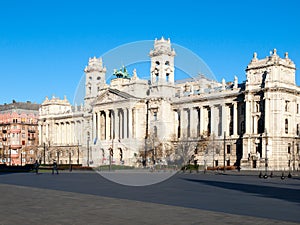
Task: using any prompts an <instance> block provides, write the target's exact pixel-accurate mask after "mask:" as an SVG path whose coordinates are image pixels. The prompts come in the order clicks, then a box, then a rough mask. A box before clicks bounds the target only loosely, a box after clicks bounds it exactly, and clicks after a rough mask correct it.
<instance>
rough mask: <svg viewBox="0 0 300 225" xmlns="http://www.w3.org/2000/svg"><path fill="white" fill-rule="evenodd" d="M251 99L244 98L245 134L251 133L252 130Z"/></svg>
mask: <svg viewBox="0 0 300 225" xmlns="http://www.w3.org/2000/svg"><path fill="white" fill-rule="evenodd" d="M251 104H252V101H250V100H246V109H245V114H246V116H245V119H246V121H245V126H246V130H245V131H246V132H245V133H246V134H251V131H252V119H251V112H252V106H251Z"/></svg>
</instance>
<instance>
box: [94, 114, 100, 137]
mask: <svg viewBox="0 0 300 225" xmlns="http://www.w3.org/2000/svg"><path fill="white" fill-rule="evenodd" d="M96 120H97V122H96V137H95V138H97V140H101V128H100V127H101V125H100V124H101V113H100V111H99V112H97V113H96ZM93 141H94V140H93Z"/></svg>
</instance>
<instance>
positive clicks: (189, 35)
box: [0, 0, 300, 104]
mask: <svg viewBox="0 0 300 225" xmlns="http://www.w3.org/2000/svg"><path fill="white" fill-rule="evenodd" d="M298 2H299V1H296V0H294V1H292V0H291V1H282V0H281V1H277V0H272V1H254V0H252V1H247V0H246V1H230V0H228V1H191V0H185V1H167V0H164V1H156V0H151V1H145V2H144V1H97V0H95V1H89V0H85V1H67V0H66V1H58V0H51V1H50V0H49V1H48V0H44V1H37V0H36V1H33V0H27V1H21V0H20V1H16V0H7V1H5V0H0V74H1V83H0V84H1V87H0V89H1V94H0V104H3V103H9V102H11V101H12V100H13V99H15V100H16V101H27V100H29V101H32V102H37V103H41V102H42V101H43V100H44V98H45V96H49V97H51V96H52V95H55V96H59V97H61V98H63V96H64V95H66V96H67V98H68V99H69V100H70V101H72V99H73V96H74V92H75V90H76V87H77V85H78V82H79V81H80V79H81V77H82V76H83V69H84V67H85V66H86V64H87V62H88V58H89V57H92V56H97V57H99V56H101V55H103V54H105V53H106V52H108V51H109V50H110V49H113V48H115V47H117V46H119V45H122V44H126V43H130V42H134V41H141V40H152V39H153V40H154V39H155V38H160V37H161V36H164V37H169V38H170V39H171V41H172V42H174V43H176V44H179V45H181V46H184V47H186V48H188V49H190V50H192V51H193V52H194V53H196V54H197V55H199V56H200V57H201V58H202V59H203V60H204V61H205V62H206V64H207V65H208V66H209V67H210V68H211V70H212V71H213V73H214V74H215V77H216V78H217V80H219V81H220V80H221V79H222V78H223V77H224V78H225V79H226V80H228V81H229V80H233V77H234V75H237V76H238V78H239V81H240V82H241V81H243V80H245V68H246V66H247V64H248V63H249V61H250V60H251V58H252V55H253V52H257V53H258V58H264V57H266V56H267V55H269V52H270V50H272V49H273V48H276V49H277V51H278V54H279V55H281V56H282V57H283V55H284V52H286V51H288V52H289V56H290V58H291V59H292V60H293V61H294V62H295V64H296V66H299V65H300V51H299V50H300V41H299V40H300V29H299V21H300V15H299V6H300V3H298ZM175 50H176V49H175ZM145 54H146V55H147V54H148V52H145ZM124 57H126V56H124ZM104 63H105V59H104ZM296 76H297V78H296V81H297V84H298V85H299V84H300V78H299V77H298V76H299V75H298V72H297V75H296Z"/></svg>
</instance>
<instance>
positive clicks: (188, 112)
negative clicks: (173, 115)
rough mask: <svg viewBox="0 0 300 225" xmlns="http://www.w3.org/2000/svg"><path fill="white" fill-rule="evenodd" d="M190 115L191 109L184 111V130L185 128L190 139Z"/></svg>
mask: <svg viewBox="0 0 300 225" xmlns="http://www.w3.org/2000/svg"><path fill="white" fill-rule="evenodd" d="M191 113H192V109H191V108H189V109H187V110H186V122H187V124H186V128H187V134H186V136H187V137H191Z"/></svg>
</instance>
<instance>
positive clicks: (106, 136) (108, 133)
mask: <svg viewBox="0 0 300 225" xmlns="http://www.w3.org/2000/svg"><path fill="white" fill-rule="evenodd" d="M105 139H106V140H109V139H110V120H109V110H105Z"/></svg>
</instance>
